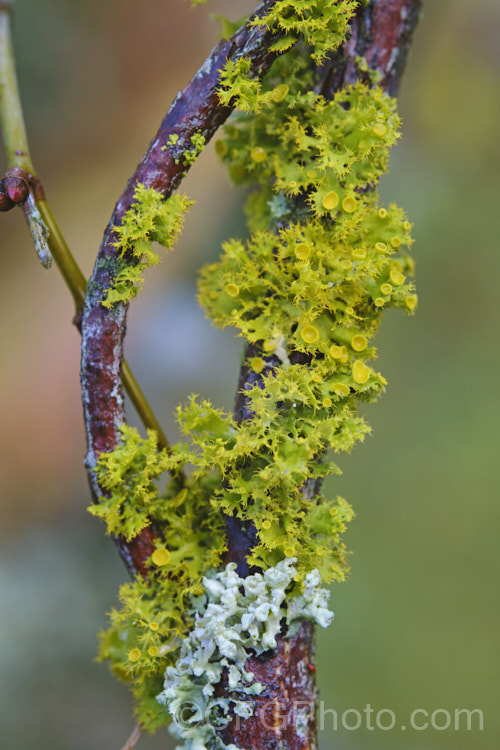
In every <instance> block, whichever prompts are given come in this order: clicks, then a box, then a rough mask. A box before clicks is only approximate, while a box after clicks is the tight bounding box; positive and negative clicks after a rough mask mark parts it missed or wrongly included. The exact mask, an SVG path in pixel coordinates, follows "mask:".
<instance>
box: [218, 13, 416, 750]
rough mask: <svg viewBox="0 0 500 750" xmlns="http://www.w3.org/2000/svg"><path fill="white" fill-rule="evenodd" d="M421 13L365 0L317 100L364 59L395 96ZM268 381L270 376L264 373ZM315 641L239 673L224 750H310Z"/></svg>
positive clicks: (230, 556)
mask: <svg viewBox="0 0 500 750" xmlns="http://www.w3.org/2000/svg"><path fill="white" fill-rule="evenodd" d="M421 6H422V0H370V2H369V3H368V4H367V5H366V6H361V7H360V8H359V9H358V12H357V13H356V15H355V17H354V18H353V19H352V21H351V31H352V33H351V37H350V39H349V40H348V41H347V42H346V44H345V45H344V46H343V47H342V48H341V49H340V50H339V51H337V52H336V53H335V54H334V55H332V56H331V59H330V60H329V61H328V62H327V64H326V65H324V66H323V68H322V69H321V71H319V78H320V83H319V86H318V92H319V93H322V94H323V95H324V96H326V97H331V96H332V95H333V94H334V93H335V92H336V91H339V90H340V89H342V88H343V87H344V86H347V85H349V84H353V83H355V82H356V81H358V80H365V79H367V76H366V73H364V72H363V71H362V70H360V67H359V63H358V61H357V59H356V58H358V57H361V56H362V57H365V59H366V61H367V63H368V66H369V68H370V69H371V70H374V71H377V72H378V73H379V74H380V75H381V80H380V83H379V85H380V86H381V88H382V89H384V90H385V91H386V92H387V93H388V94H390V95H394V94H395V93H396V92H397V90H398V87H399V83H400V80H401V76H402V74H403V71H404V67H405V64H406V61H407V58H408V53H409V49H410V46H411V41H412V37H413V32H414V30H415V27H416V24H417V21H418V18H419V13H420V10H421ZM296 355H297V357H298V358H299V359H298V360H297V362H298V361H299V360H300V358H301V357H302V358H304V355H302V354H300V353H296ZM255 356H259V357H262V358H263V359H264V360H265V361H266V362H267V363H268V364H269V365H271V366H272V367H276V366H277V365H278V364H279V362H276V359H275V358H274V357H270V356H268V355H266V354H265V352H262V351H261V350H260V349H259V347H258V346H256V345H250V346H249V347H248V348H247V351H246V352H245V357H244V360H243V361H244V364H243V365H242V367H241V369H240V374H239V378H238V389H237V395H236V407H235V419H236V421H237V422H241V421H243V420H246V419H252V413H251V411H250V410H249V406H248V400H247V398H246V397H245V391H246V390H251V389H252V388H254V387H255V385H256V383H260V384H261V385H262V387H264V382H265V379H264V377H263V375H258V374H256V373H255V372H254V371H253V370H252V368H251V367H250V366H249V365H247V364H245V363H247V362H248V361H249V360H250V359H251V358H252V357H255ZM266 374H267V376H269V369H267V370H266ZM319 484H320V483H319V482H316V483H314V485H313V486H309V483H307V482H306V485H305V486H304V488H303V490H304V492H307V493H308V494H311V496H313V495H315V494H316V493H317V492H319V489H320V486H319ZM227 532H228V552H227V556H226V561H232V562H236V564H237V566H238V572H239V574H240V575H246V574H248V572H249V571H248V565H247V562H246V557H247V555H249V553H250V552H251V549H252V547H253V546H254V545H255V538H256V531H255V528H254V527H253V524H250V523H248V522H245V524H242V523H241V522H240V521H239V519H237V518H228V519H227ZM313 633H314V628H313V626H312V625H310V624H308V625H307V627H305V626H303V627H302V629H301V631H299V633H297V634H295V635H294V636H292V637H291V638H284V637H282V636H279V637H278V639H277V641H278V651H277V653H276V654H273V656H272V658H271V661H269V658H268V657H267V658H266V656H267V655H265V654H264V655H263V656H260V657H258V656H255V657H249V658H248V659H247V661H246V664H245V669H246V670H248V671H249V672H253V673H254V674H255V675H257V674H261V670H264V674H263V675H262V677H259V682H261V683H262V684H263V685H265V686H266V689H265V690H264V692H263V693H262V694H261V695H260V696H258V697H257V698H256V699H255V701H254V715H253V716H252V717H250V719H247V720H246V721H242V720H239V719H238V717H234V718H233V720H232V722H231V724H230V725H229V727H227V728H226V729H225V730H224V731H223V732H221V737H222V739H223V740H224V742H225V743H226V744H229V743H234V744H235V745H236V746H237V747H241V748H245V750H262V748H276V749H277V748H280V747H286V748H287V750H306V749H307V750H310V749H311V748H316V746H317V741H316V723H315V718H314V717H315V712H314V706H315V698H316V693H315V687H314V671H315V670H314V666H313ZM287 644H288V645H287ZM271 662H272V669H271V670H270V672H266V666H267V665H269V664H270V663H271ZM311 667H312V670H311ZM285 685H286V688H285ZM297 707H302V711H303V712H304V711H305V714H304V713H302V714H300V712H298V710H297ZM307 709H309V713H308V712H307ZM269 712H271V720H269V717H268V713H269ZM304 717H305V719H306V720H305V721H304ZM273 719H274V720H273ZM304 727H305V729H304Z"/></svg>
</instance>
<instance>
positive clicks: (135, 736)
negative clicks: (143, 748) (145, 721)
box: [122, 724, 141, 750]
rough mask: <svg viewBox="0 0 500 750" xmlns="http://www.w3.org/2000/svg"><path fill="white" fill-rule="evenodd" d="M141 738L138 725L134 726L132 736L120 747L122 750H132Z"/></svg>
mask: <svg viewBox="0 0 500 750" xmlns="http://www.w3.org/2000/svg"><path fill="white" fill-rule="evenodd" d="M140 738H141V728H140V726H139V724H136V725H135V727H134V728H133V730H132V734H131V735H130V737H129V738H128V740H127V741H126V743H125V744H124V746H123V747H122V750H132V748H133V747H135V746H136V745H137V743H138V742H139V740H140Z"/></svg>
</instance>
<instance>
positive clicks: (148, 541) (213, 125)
mask: <svg viewBox="0 0 500 750" xmlns="http://www.w3.org/2000/svg"><path fill="white" fill-rule="evenodd" d="M274 2H276V0H265V2H263V3H261V5H260V6H259V8H258V9H257V11H256V13H255V14H254V16H253V18H255V17H257V16H259V17H260V16H261V15H263V14H264V13H265V12H266V11H267V10H268V9H269V8H270V7H271V6H272V5H273V4H274ZM275 38H276V37H275V36H273V35H271V33H270V32H269V31H268V30H267V29H266V28H264V29H263V28H261V27H253V26H250V25H249V24H245V25H244V26H242V27H241V29H239V30H238V31H237V32H236V33H235V34H234V35H233V36H232V37H231V38H230V39H229V40H222V41H221V42H220V43H219V44H218V45H217V46H216V47H215V48H214V50H213V51H212V53H211V54H210V56H209V57H208V58H207V60H206V61H205V62H204V63H203V65H202V66H201V68H200V69H199V71H198V72H197V73H196V75H195V76H194V77H193V78H192V80H191V81H190V82H189V83H188V85H187V86H186V88H185V89H184V90H183V91H181V92H180V93H179V94H178V95H177V98H176V99H175V101H174V102H173V104H172V106H171V107H170V109H169V111H168V113H167V115H166V116H165V118H164V120H163V122H162V123H161V125H160V128H159V130H158V133H157V134H156V136H155V138H154V139H153V140H152V142H151V144H150V146H149V148H148V150H147V151H146V153H145V154H144V156H143V158H142V159H141V162H140V163H139V165H138V167H137V169H136V171H135V172H134V174H133V175H132V177H131V178H130V180H129V181H128V184H127V186H126V188H125V190H124V191H123V193H122V195H121V196H120V198H119V200H118V202H117V204H116V206H115V209H114V211H113V215H112V217H111V220H110V222H109V224H108V226H107V228H106V231H105V233H104V238H103V241H102V244H101V247H100V250H99V253H98V255H97V260H96V264H95V266H94V271H93V273H92V277H91V279H90V281H89V285H88V289H87V296H86V302H85V309H84V315H83V320H82V364H81V382H82V400H83V407H84V419H85V426H86V432H87V447H88V450H87V457H86V467H87V472H88V476H89V482H90V486H91V489H92V492H93V495H94V498H96V499H97V498H98V497H99V496H101V495H102V494H104V493H103V491H102V489H101V488H100V487H99V484H98V481H97V477H96V474H95V466H96V463H97V459H98V457H99V455H100V453H102V452H108V451H111V450H112V449H113V448H114V447H115V446H116V445H117V444H118V443H119V439H120V433H119V428H120V425H122V424H123V423H124V421H125V411H124V402H123V392H122V388H121V384H120V378H119V374H120V368H121V361H122V357H123V338H124V335H125V328H126V318H127V307H128V306H127V305H125V304H117V305H116V306H115V307H114V308H113V309H112V310H108V309H107V308H105V307H103V305H102V301H103V299H104V297H105V294H106V290H107V289H109V287H110V286H112V284H113V280H114V277H115V275H116V272H117V259H118V257H119V249H118V248H117V247H116V246H115V244H114V243H115V241H116V237H115V234H114V227H115V226H117V225H119V224H120V222H121V220H122V218H123V216H124V214H125V213H126V212H127V210H128V209H129V208H130V206H131V205H132V203H133V198H134V191H135V188H136V186H137V184H138V183H142V184H144V185H145V186H146V187H148V188H154V189H155V190H157V191H158V192H160V193H161V194H162V195H163V196H164V197H165V198H167V197H168V196H169V195H171V193H172V191H173V190H174V189H175V188H176V187H177V186H178V185H179V183H180V181H181V180H182V177H183V176H184V174H185V173H186V171H187V170H188V169H189V166H190V165H189V164H188V163H186V162H185V160H184V152H185V151H188V150H190V149H192V143H191V137H192V136H193V135H195V134H201V135H203V136H204V138H205V141H206V142H208V141H209V140H210V138H211V137H212V135H213V134H214V133H215V131H216V130H217V129H218V128H219V126H220V125H222V124H223V123H224V122H225V120H226V119H227V117H228V116H229V114H230V113H231V108H230V107H225V106H222V105H221V104H220V102H219V98H218V94H217V91H218V87H219V83H220V71H221V69H222V67H223V66H224V64H225V63H226V61H227V60H236V59H238V58H240V57H242V56H246V57H248V58H249V59H250V61H251V69H252V74H253V75H254V76H255V77H259V76H262V75H264V73H265V72H266V71H267V70H268V69H269V67H270V65H271V63H272V62H273V60H274V58H275V55H274V53H272V52H270V50H269V48H270V46H271V42H272V41H273V40H274V39H275ZM171 135H176V136H178V140H177V142H176V143H175V144H174V145H173V146H172V145H168V147H167V144H168V140H169V136H171ZM155 533H156V532H154V531H152V529H151V527H148V528H147V529H145V530H144V532H142V534H141V535H139V537H137V538H136V539H135V540H134V541H133V542H132V544H128V543H126V542H125V541H124V540H121V539H120V540H116V541H117V545H118V549H119V552H120V555H121V556H122V559H123V560H124V562H125V564H126V565H127V568H128V569H129V571H130V572H131V573H136V572H138V571H140V570H142V569H143V566H144V560H145V559H146V558H147V557H149V556H150V555H151V553H152V551H153V549H154V544H153V542H154V538H155Z"/></svg>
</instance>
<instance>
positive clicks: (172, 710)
mask: <svg viewBox="0 0 500 750" xmlns="http://www.w3.org/2000/svg"><path fill="white" fill-rule="evenodd" d="M295 562H296V560H295V559H294V558H289V559H285V560H282V561H280V562H279V563H278V564H277V565H276V566H274V567H271V568H268V569H267V570H266V571H265V572H264V573H263V574H262V573H256V574H254V575H251V576H247V577H246V578H240V577H239V576H238V574H237V573H236V565H235V564H234V563H230V564H229V565H227V566H226V568H225V570H223V571H221V572H220V573H215V574H212V575H211V576H210V577H206V578H204V579H203V584H204V588H205V595H204V597H202V598H201V599H200V601H199V602H198V611H197V614H196V618H195V622H194V625H193V628H192V630H191V631H190V633H189V635H188V637H187V638H185V639H184V640H183V642H182V647H181V650H180V653H179V656H178V659H177V661H176V663H175V664H174V665H172V666H169V667H167V669H166V672H165V684H164V687H163V690H162V692H161V693H160V695H159V696H158V701H159V702H160V703H161V704H163V705H165V706H166V707H167V710H168V713H169V715H170V717H171V719H172V725H171V727H172V728H171V731H172V734H173V735H174V736H175V737H177V738H178V739H182V740H184V743H185V744H183V745H182V746H178V748H177V750H193V749H194V748H198V750H207V748H212V749H213V750H215V749H216V748H223V747H224V745H223V743H222V741H221V740H220V739H219V737H218V736H217V734H216V728H217V726H223V725H225V724H226V723H227V721H228V719H229V716H230V711H234V712H235V713H236V714H237V715H238V716H240V717H242V718H248V717H249V716H251V715H252V713H253V708H252V700H251V697H252V696H254V695H259V694H260V693H261V692H262V691H263V690H264V687H265V686H264V685H261V684H260V683H258V682H255V681H254V675H253V673H252V672H249V671H247V669H246V660H247V658H248V657H249V656H250V654H251V653H253V654H257V655H259V654H262V653H264V652H265V651H268V650H269V649H273V648H276V637H277V636H278V634H279V632H280V628H281V625H282V622H283V621H285V622H286V623H287V625H288V626H291V627H293V625H294V624H295V623H297V622H299V621H301V620H305V619H307V620H311V621H313V622H317V623H318V624H319V625H321V626H323V627H327V626H328V625H329V624H330V622H331V620H332V618H333V613H332V612H330V610H329V609H328V607H327V602H328V598H329V592H328V591H326V590H325V589H321V588H319V583H320V575H319V573H318V571H312V572H311V573H309V574H308V576H307V580H306V585H305V588H304V592H303V594H302V595H300V596H295V597H292V598H289V597H287V592H289V590H290V586H291V585H292V582H293V579H294V576H295V575H296V573H297V571H296V569H295V568H294V565H293V564H294V563H295ZM224 672H227V676H228V694H227V696H225V697H220V696H217V694H216V688H217V685H218V684H219V683H220V681H221V679H222V676H223V674H224ZM188 707H189V712H187V711H186V709H187V708H188Z"/></svg>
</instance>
